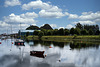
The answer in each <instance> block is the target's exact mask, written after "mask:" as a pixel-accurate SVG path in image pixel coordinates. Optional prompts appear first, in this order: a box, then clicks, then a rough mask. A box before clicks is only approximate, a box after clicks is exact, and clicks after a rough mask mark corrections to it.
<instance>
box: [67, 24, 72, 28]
mask: <svg viewBox="0 0 100 67" xmlns="http://www.w3.org/2000/svg"><path fill="white" fill-rule="evenodd" d="M72 27H74V26H73V25H71V24H69V25H67V26H66V28H68V29H71V28H72Z"/></svg>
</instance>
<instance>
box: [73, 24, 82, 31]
mask: <svg viewBox="0 0 100 67" xmlns="http://www.w3.org/2000/svg"><path fill="white" fill-rule="evenodd" d="M75 26H76V28H79V29H80V30H82V29H83V25H82V24H80V23H77V24H76V25H75Z"/></svg>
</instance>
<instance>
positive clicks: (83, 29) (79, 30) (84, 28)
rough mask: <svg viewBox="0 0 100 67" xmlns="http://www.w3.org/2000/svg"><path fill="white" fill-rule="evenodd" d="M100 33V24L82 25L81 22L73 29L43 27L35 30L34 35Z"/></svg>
mask: <svg viewBox="0 0 100 67" xmlns="http://www.w3.org/2000/svg"><path fill="white" fill-rule="evenodd" d="M75 34H76V35H99V34H100V31H99V26H98V25H82V24H80V23H77V24H76V25H75V28H71V29H67V28H65V29H63V28H60V29H53V30H46V29H41V30H35V31H34V32H33V35H38V36H40V37H41V36H43V35H45V36H48V35H75Z"/></svg>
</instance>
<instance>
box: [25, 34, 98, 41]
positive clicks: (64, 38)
mask: <svg viewBox="0 0 100 67" xmlns="http://www.w3.org/2000/svg"><path fill="white" fill-rule="evenodd" d="M26 38H27V39H28V40H39V38H38V36H28V37H26ZM41 40H43V41H56V42H68V41H73V40H74V41H90V42H100V36H99V35H86V36H42V37H41Z"/></svg>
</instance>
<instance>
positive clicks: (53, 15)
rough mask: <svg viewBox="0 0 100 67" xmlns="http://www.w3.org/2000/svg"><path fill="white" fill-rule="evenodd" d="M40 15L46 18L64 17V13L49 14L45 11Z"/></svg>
mask: <svg viewBox="0 0 100 67" xmlns="http://www.w3.org/2000/svg"><path fill="white" fill-rule="evenodd" d="M39 15H40V17H44V18H61V17H63V16H64V14H63V13H62V12H47V11H45V10H41V11H40V12H39Z"/></svg>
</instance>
